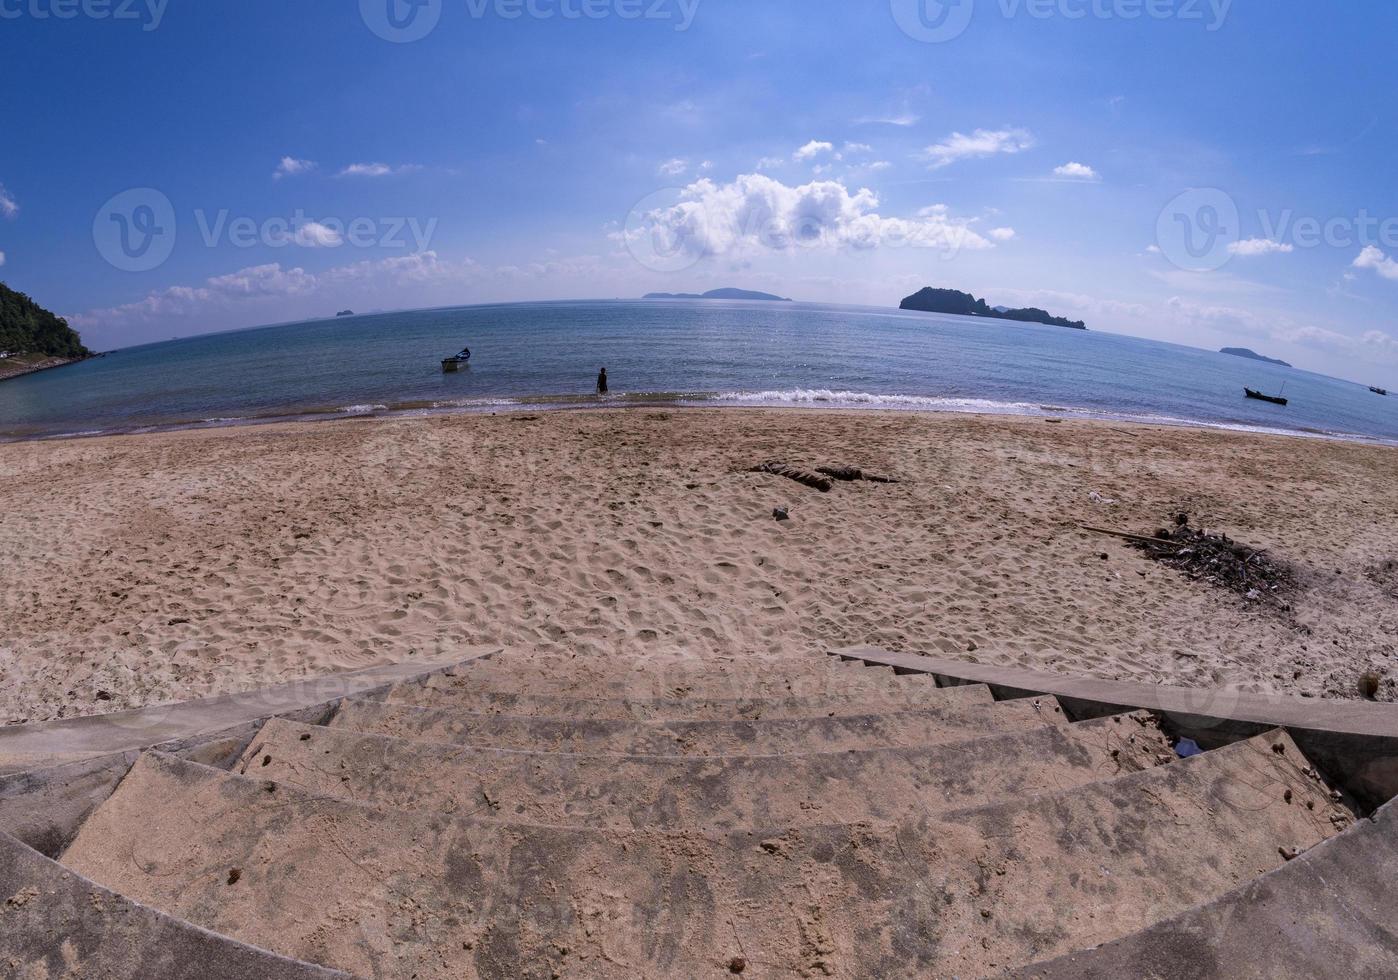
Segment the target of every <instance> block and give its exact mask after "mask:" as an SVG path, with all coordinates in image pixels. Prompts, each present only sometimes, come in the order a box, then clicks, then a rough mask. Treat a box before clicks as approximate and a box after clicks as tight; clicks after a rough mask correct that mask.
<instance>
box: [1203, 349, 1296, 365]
mask: <svg viewBox="0 0 1398 980" xmlns="http://www.w3.org/2000/svg"><path fill="white" fill-rule="evenodd" d="M1219 353H1220V354H1232V355H1233V356H1234V357H1246V358H1248V359H1249V360H1252V361H1265V362H1266V363H1268V364H1276V365H1277V366H1278V367H1291V365H1290V364H1288V363H1286V362H1285V361H1281V360H1278V359H1277V358H1275V357H1264V356H1262V355H1261V354H1259V353H1257V351H1255V350H1248V349H1247V348H1246V347H1225V348H1223V349H1222V350H1220V351H1219Z"/></svg>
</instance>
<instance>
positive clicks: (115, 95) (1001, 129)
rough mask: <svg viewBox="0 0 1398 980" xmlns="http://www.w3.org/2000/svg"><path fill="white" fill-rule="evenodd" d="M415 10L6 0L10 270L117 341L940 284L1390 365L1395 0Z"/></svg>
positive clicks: (572, 0) (792, 0) (708, 0)
mask: <svg viewBox="0 0 1398 980" xmlns="http://www.w3.org/2000/svg"><path fill="white" fill-rule="evenodd" d="M414 2H415V3H421V4H422V6H421V7H413V6H411V5H410V4H409V2H408V0H363V2H362V3H361V2H358V0H335V2H312V0H237V2H233V0H198V2H195V0H168V3H166V2H165V0H109V2H108V0H0V86H3V88H2V89H0V91H3V93H4V96H3V99H4V129H5V132H6V134H7V137H8V138H7V139H5V140H4V141H3V142H0V187H3V192H0V253H3V255H4V264H3V266H0V278H3V279H4V280H5V281H6V282H8V283H9V284H10V285H11V286H13V287H15V288H18V289H22V290H24V291H25V292H28V293H30V294H31V295H33V296H34V297H36V298H37V299H38V300H40V301H41V302H42V303H44V304H45V305H47V306H49V307H50V308H53V309H56V310H58V311H60V312H61V313H63V314H65V315H68V316H70V318H71V319H72V320H73V322H74V324H75V325H76V326H78V327H79V328H80V329H82V331H83V332H84V336H85V337H86V338H87V339H88V341H89V343H90V344H91V345H93V346H97V347H100V348H110V347H118V346H125V345H129V344H133V343H140V342H144V341H148V340H153V339H164V338H167V337H170V336H173V335H181V336H187V335H190V334H194V333H199V332H204V331H207V330H219V329H229V328H234V327H242V326H251V325H255V324H260V323H268V322H281V321H288V320H296V319H302V318H306V317H312V316H321V315H326V314H331V313H334V312H335V311H336V310H338V309H342V308H346V307H349V308H354V309H356V310H360V311H363V310H370V309H392V308H401V307H417V306H436V305H447V304H453V303H474V302H490V301H503V300H526V299H551V298H573V297H609V296H636V295H639V294H640V293H642V292H646V291H651V290H666V291H676V290H686V291H688V290H693V289H702V288H711V287H714V286H719V285H738V286H745V287H749V288H757V289H769V290H771V291H774V292H779V293H781V294H783V295H788V296H794V297H796V298H798V299H806V300H813V301H827V302H844V303H857V304H871V305H896V304H897V302H898V300H899V299H900V298H901V297H902V296H904V295H906V294H907V293H910V292H912V291H914V290H915V289H916V288H918V287H920V286H923V285H929V284H930V285H939V286H951V287H955V288H961V289H966V290H969V291H972V292H974V293H976V294H977V295H983V296H987V297H988V298H989V300H990V302H991V303H1008V304H1015V305H1020V304H1033V305H1038V306H1044V307H1047V308H1048V309H1050V310H1052V311H1053V312H1055V313H1060V314H1070V315H1072V316H1074V317H1075V318H1076V317H1082V318H1084V319H1086V320H1087V321H1088V323H1089V325H1090V326H1092V327H1094V328H1096V329H1101V330H1109V331H1114V332H1121V333H1130V334H1138V335H1142V336H1149V337H1154V338H1158V339H1164V340H1171V341H1176V342H1180V343H1188V344H1196V345H1200V346H1205V347H1219V346H1223V345H1225V344H1239V345H1244V346H1251V347H1254V348H1257V349H1258V350H1260V351H1262V352H1264V353H1268V354H1271V355H1275V356H1280V357H1284V358H1286V359H1287V360H1290V361H1293V362H1294V363H1296V364H1297V365H1298V366H1303V367H1307V368H1311V369H1315V370H1320V371H1324V372H1326V373H1331V374H1337V375H1340V376H1344V377H1350V378H1354V379H1356V380H1361V381H1366V382H1372V383H1379V382H1384V381H1392V382H1394V383H1395V384H1398V377H1395V375H1398V180H1395V174H1394V164H1393V159H1394V152H1393V151H1394V147H1395V142H1398V140H1395V125H1396V124H1398V120H1395V118H1394V110H1393V99H1392V83H1391V70H1390V69H1389V68H1388V67H1387V66H1388V65H1389V62H1390V60H1391V45H1392V39H1393V38H1394V37H1395V36H1398V10H1395V8H1393V7H1392V5H1389V4H1377V3H1363V4H1334V5H1330V4H1327V5H1320V4H1315V3H1305V2H1300V0H1231V2H1229V0H960V4H949V5H947V6H945V7H943V6H942V5H941V4H939V3H938V2H937V0H847V2H840V3H830V4H821V5H817V4H814V3H811V2H809V0H762V2H761V3H757V2H752V0H586V2H585V0H527V2H526V0H414ZM65 5H66V6H65ZM390 5H392V8H393V10H392V12H393V13H394V15H395V16H396V21H394V22H392V23H396V24H398V25H406V26H400V27H394V26H392V23H391V22H390V20H389V13H390ZM66 12H73V13H74V14H75V15H74V16H71V17H60V16H58V14H59V13H66ZM103 13H105V14H106V16H98V15H100V14H103ZM118 14H120V15H121V16H117V15H118ZM966 15H969V20H966V19H965V17H966ZM429 28H430V29H429ZM413 33H423V36H422V37H420V38H418V39H415V40H409V39H408V35H409V34H413ZM381 35H384V36H381ZM385 36H387V37H388V38H391V39H385ZM123 234H124V236H125V237H124V238H123Z"/></svg>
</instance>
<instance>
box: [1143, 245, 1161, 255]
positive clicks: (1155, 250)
mask: <svg viewBox="0 0 1398 980" xmlns="http://www.w3.org/2000/svg"><path fill="white" fill-rule="evenodd" d="M1146 251H1147V252H1148V253H1149V254H1151V255H1159V254H1160V246H1159V245H1147V246H1146Z"/></svg>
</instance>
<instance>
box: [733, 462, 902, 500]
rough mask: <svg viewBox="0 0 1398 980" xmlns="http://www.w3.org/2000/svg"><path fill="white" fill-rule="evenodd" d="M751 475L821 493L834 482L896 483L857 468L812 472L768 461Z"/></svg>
mask: <svg viewBox="0 0 1398 980" xmlns="http://www.w3.org/2000/svg"><path fill="white" fill-rule="evenodd" d="M750 472H752V473H771V474H773V475H775V476H784V477H786V478H787V479H788V480H795V481H796V482H797V483H800V484H803V485H804V486H808V487H814V488H815V489H816V490H819V491H820V492H821V493H829V492H830V490H831V489H832V488H833V487H834V486H835V481H837V480H838V481H840V482H841V483H855V482H857V481H860V480H863V481H865V482H867V483H897V482H898V481H897V480H895V479H894V478H893V477H891V476H879V475H877V474H875V473H866V472H865V471H864V470H861V469H860V468H859V467H857V466H817V467H816V468H815V469H814V470H808V469H803V468H802V467H800V466H792V465H790V464H789V463H779V462H776V461H775V460H769V461H768V462H766V463H762V464H761V465H758V466H754V467H753V468H752V469H751V470H750Z"/></svg>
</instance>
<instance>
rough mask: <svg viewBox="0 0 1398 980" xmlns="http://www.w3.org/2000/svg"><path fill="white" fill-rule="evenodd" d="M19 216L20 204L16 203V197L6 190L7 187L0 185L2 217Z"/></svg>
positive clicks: (0, 211) (0, 212) (0, 213)
mask: <svg viewBox="0 0 1398 980" xmlns="http://www.w3.org/2000/svg"><path fill="white" fill-rule="evenodd" d="M17 214H19V204H17V203H16V202H15V199H14V196H13V195H11V194H10V192H9V191H7V190H5V185H4V184H0V215H4V216H5V217H6V218H13V217H14V216H15V215H17Z"/></svg>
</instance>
